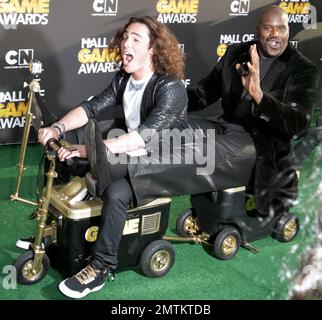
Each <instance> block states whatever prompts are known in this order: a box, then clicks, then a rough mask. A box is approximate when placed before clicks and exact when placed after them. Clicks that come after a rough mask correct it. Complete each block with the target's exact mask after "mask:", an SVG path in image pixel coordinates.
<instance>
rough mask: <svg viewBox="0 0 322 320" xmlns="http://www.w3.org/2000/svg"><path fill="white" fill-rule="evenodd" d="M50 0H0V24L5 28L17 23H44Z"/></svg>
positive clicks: (14, 26)
mask: <svg viewBox="0 0 322 320" xmlns="http://www.w3.org/2000/svg"><path fill="white" fill-rule="evenodd" d="M50 1H51V0H1V1H0V24H1V25H2V26H3V28H5V29H15V28H16V27H17V25H19V24H22V25H37V24H41V25H46V24H48V14H49V7H50Z"/></svg>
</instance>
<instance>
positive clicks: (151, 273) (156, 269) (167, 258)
mask: <svg viewBox="0 0 322 320" xmlns="http://www.w3.org/2000/svg"><path fill="white" fill-rule="evenodd" d="M174 261H175V251H174V249H173V246H172V244H171V243H169V242H167V241H165V240H155V241H153V242H151V243H150V244H149V245H148V246H147V247H146V248H145V249H144V251H143V253H142V256H141V259H140V267H141V271H142V272H143V274H144V275H146V276H147V277H151V278H156V277H162V276H164V275H165V274H166V273H167V272H169V270H170V269H171V267H172V265H173V264H174Z"/></svg>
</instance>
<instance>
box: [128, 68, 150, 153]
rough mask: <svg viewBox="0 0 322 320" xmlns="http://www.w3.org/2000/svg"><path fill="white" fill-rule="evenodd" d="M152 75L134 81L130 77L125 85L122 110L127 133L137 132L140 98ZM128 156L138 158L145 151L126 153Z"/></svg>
mask: <svg viewBox="0 0 322 320" xmlns="http://www.w3.org/2000/svg"><path fill="white" fill-rule="evenodd" d="M152 75H153V73H151V74H149V75H148V76H147V77H145V78H144V79H140V80H134V79H133V78H132V75H131V76H130V78H129V81H128V82H127V84H126V87H125V91H124V95H123V109H124V114H125V123H126V126H127V130H128V132H131V131H134V130H137V128H138V127H139V125H140V124H141V116H140V112H141V104H142V97H143V93H144V90H145V88H146V85H147V84H148V82H149V80H150V79H151V77H152ZM128 154H129V155H130V156H140V155H143V154H146V150H145V149H143V148H141V149H138V150H135V151H131V152H128Z"/></svg>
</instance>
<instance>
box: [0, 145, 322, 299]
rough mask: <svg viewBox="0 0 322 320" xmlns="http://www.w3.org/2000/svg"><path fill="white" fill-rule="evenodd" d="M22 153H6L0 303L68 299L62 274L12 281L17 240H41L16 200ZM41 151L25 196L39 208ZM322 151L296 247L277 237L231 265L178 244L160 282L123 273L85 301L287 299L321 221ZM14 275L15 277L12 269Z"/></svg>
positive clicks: (1, 176) (304, 182)
mask: <svg viewBox="0 0 322 320" xmlns="http://www.w3.org/2000/svg"><path fill="white" fill-rule="evenodd" d="M19 148H20V146H18V145H11V146H0V217H1V224H0V243H1V250H0V270H1V272H0V281H1V284H2V285H1V286H0V299H3V300H7V299H12V300H20V299H21V300H22V299H23V300H47V299H54V300H60V299H67V298H65V297H64V296H63V295H62V294H60V292H59V291H58V289H57V285H58V283H59V282H60V281H61V280H62V277H61V276H60V274H59V273H58V272H57V271H55V270H54V269H50V271H49V273H48V274H47V276H46V277H45V278H44V279H43V280H42V281H41V282H39V283H37V284H34V285H31V286H24V285H19V284H18V285H16V287H15V283H14V282H12V281H11V280H12V278H10V273H8V270H10V265H11V264H12V263H13V262H14V260H15V259H16V258H17V257H18V256H19V255H20V254H21V253H22V252H23V251H22V250H20V249H18V248H16V247H15V242H16V240H17V239H18V238H21V237H26V236H29V235H31V234H32V233H33V232H34V228H35V223H36V222H35V220H29V219H28V217H29V215H30V213H31V212H32V211H33V207H32V206H30V205H27V204H23V203H21V202H12V201H10V200H9V196H10V194H12V193H13V192H14V190H15V185H16V177H17V171H16V163H17V159H18V154H19ZM41 152H42V148H41V147H40V146H39V145H30V146H29V147H28V150H27V155H26V168H27V170H26V171H25V173H24V178H23V183H22V188H21V192H20V195H21V196H22V197H24V198H26V199H33V200H35V195H36V175H37V169H38V161H39V159H40V156H41ZM321 154H322V146H321V145H320V146H319V148H317V149H316V150H315V151H314V152H313V153H312V154H311V155H310V157H309V158H308V159H307V160H306V161H305V162H304V163H303V165H302V168H301V177H300V195H299V199H298V200H299V204H298V205H297V206H296V207H295V208H294V209H293V212H294V213H296V214H297V215H298V216H299V218H300V221H301V231H300V233H299V235H298V237H297V238H296V239H295V240H294V241H293V242H291V243H280V242H278V241H276V240H274V239H272V238H271V237H268V238H266V239H264V240H260V241H255V242H254V243H253V245H254V246H255V247H257V248H259V249H261V252H260V253H258V254H253V253H251V252H250V251H247V250H245V249H243V248H241V249H240V250H239V252H238V254H237V256H236V257H235V258H234V259H232V260H229V261H220V260H217V259H215V258H214V257H213V256H212V250H211V248H209V250H208V249H207V248H205V247H203V246H201V245H197V244H190V243H177V242H176V243H173V245H174V248H175V251H176V262H175V264H174V266H173V267H172V269H171V270H170V272H169V273H168V274H167V275H166V276H164V277H161V278H153V279H151V278H147V277H144V276H142V275H141V274H140V273H138V272H136V271H135V270H128V271H122V272H119V273H118V274H117V275H116V280H115V281H114V282H109V283H107V284H106V285H105V287H104V288H103V289H102V290H100V291H99V292H96V293H93V294H90V295H89V296H87V297H86V298H84V300H121V299H129V300H132V299H144V300H145V299H154V300H159V299H165V300H167V299H198V300H199V299H200V300H202V299H224V300H228V299H234V300H237V299H238V300H239V299H259V300H266V299H278V300H281V299H286V298H287V293H288V290H289V286H290V283H291V280H292V279H293V278H294V275H295V273H296V266H297V265H298V263H299V259H300V257H301V253H302V252H303V251H304V250H307V248H308V246H309V245H311V244H312V243H314V230H315V229H314V225H315V224H314V220H315V218H316V216H317V211H318V209H319V207H320V204H321V201H320V200H319V198H318V196H317V194H316V191H317V189H318V185H319V183H320V181H321V180H322V173H321V170H320V168H322V157H321ZM188 207H189V198H188V197H177V198H174V199H173V201H172V207H171V218H170V223H169V228H168V232H167V234H168V235H173V234H174V229H175V222H176V217H177V216H178V215H179V214H180V213H181V212H182V211H183V210H185V209H186V208H188ZM8 268H9V269H8Z"/></svg>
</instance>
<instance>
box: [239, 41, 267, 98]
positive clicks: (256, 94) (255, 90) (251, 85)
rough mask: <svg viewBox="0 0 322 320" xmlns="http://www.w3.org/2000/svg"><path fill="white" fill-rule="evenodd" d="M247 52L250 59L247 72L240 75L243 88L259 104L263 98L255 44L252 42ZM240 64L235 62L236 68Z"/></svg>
mask: <svg viewBox="0 0 322 320" xmlns="http://www.w3.org/2000/svg"><path fill="white" fill-rule="evenodd" d="M249 54H250V58H251V61H250V62H247V66H248V69H249V74H248V75H247V76H242V77H241V79H242V83H243V86H244V88H245V89H246V90H247V91H248V93H249V95H250V96H251V97H252V98H253V99H254V101H255V102H256V103H257V104H259V103H260V102H261V100H262V98H263V91H262V89H261V87H260V75H259V56H258V53H257V49H256V44H253V45H251V46H250V48H249ZM239 66H240V64H236V69H238V68H239Z"/></svg>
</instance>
